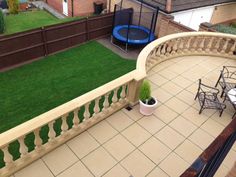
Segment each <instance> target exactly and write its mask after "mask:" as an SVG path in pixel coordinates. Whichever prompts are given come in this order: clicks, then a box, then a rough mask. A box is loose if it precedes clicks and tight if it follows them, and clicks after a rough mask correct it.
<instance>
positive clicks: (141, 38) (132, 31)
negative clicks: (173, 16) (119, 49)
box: [113, 25, 155, 45]
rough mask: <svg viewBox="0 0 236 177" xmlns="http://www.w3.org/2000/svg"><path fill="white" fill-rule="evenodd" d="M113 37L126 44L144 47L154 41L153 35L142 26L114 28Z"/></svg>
mask: <svg viewBox="0 0 236 177" xmlns="http://www.w3.org/2000/svg"><path fill="white" fill-rule="evenodd" d="M113 36H114V37H115V38H116V39H118V40H120V41H122V42H127V43H128V44H137V45H144V44H147V43H149V42H151V41H153V40H154V39H155V36H154V34H153V33H152V32H151V31H150V30H149V29H147V28H145V27H143V26H136V25H119V26H116V27H114V29H113Z"/></svg>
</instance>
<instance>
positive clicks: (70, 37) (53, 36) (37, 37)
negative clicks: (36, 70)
mask: <svg viewBox="0 0 236 177" xmlns="http://www.w3.org/2000/svg"><path fill="white" fill-rule="evenodd" d="M112 17H113V14H105V15H101V16H96V17H90V18H86V19H82V20H77V21H73V22H66V23H62V24H57V25H51V26H47V27H45V28H44V27H42V28H37V29H34V30H30V31H26V32H21V33H16V34H11V35H6V36H1V37H0V70H3V69H6V68H8V67H12V66H14V65H18V64H21V63H24V62H26V61H29V60H33V59H36V58H40V57H43V56H47V55H49V54H52V53H55V52H59V51H61V50H65V49H67V48H69V47H73V46H75V45H78V44H81V43H84V42H86V41H88V40H92V39H96V38H99V37H102V36H105V35H108V34H110V33H111V27H112Z"/></svg>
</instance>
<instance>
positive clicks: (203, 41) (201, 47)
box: [197, 36, 206, 52]
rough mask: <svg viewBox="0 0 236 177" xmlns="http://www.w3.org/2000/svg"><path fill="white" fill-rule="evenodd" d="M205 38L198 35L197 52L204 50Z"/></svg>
mask: <svg viewBox="0 0 236 177" xmlns="http://www.w3.org/2000/svg"><path fill="white" fill-rule="evenodd" d="M205 39H206V38H205V37H204V36H202V37H200V43H199V46H198V48H197V51H198V52H202V51H203V50H204V46H205Z"/></svg>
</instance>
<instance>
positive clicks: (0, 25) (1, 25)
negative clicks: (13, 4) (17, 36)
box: [0, 9, 5, 34]
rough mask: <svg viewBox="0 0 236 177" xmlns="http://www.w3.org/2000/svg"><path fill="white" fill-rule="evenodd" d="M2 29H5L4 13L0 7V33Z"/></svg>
mask: <svg viewBox="0 0 236 177" xmlns="http://www.w3.org/2000/svg"><path fill="white" fill-rule="evenodd" d="M4 29H5V21H4V14H3V12H2V10H1V9H0V34H1V33H3V32H4Z"/></svg>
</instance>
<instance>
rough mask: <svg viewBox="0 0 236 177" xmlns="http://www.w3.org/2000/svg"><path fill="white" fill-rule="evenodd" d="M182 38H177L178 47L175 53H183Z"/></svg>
mask: <svg viewBox="0 0 236 177" xmlns="http://www.w3.org/2000/svg"><path fill="white" fill-rule="evenodd" d="M184 41H185V40H184V39H183V38H180V39H179V47H178V50H177V53H178V54H182V53H183V49H184Z"/></svg>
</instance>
